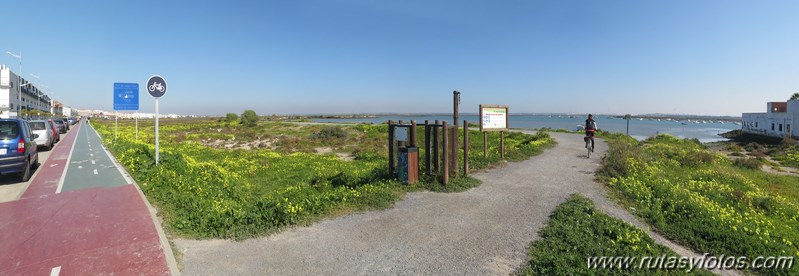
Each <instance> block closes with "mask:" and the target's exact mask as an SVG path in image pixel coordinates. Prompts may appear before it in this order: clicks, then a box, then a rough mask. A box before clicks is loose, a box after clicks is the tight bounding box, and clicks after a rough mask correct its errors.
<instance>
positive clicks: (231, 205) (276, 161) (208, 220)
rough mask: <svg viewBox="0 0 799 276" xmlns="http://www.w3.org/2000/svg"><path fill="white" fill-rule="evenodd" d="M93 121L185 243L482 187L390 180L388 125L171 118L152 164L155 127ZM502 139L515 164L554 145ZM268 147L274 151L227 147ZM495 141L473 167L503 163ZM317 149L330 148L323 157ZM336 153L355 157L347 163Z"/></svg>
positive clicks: (537, 139) (518, 137) (522, 137)
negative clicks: (415, 195) (409, 196)
mask: <svg viewBox="0 0 799 276" xmlns="http://www.w3.org/2000/svg"><path fill="white" fill-rule="evenodd" d="M92 124H93V126H95V128H96V129H97V131H98V132H99V133H100V135H101V136H102V137H103V140H104V143H105V144H106V146H107V148H108V149H109V150H110V151H111V152H112V153H113V154H114V155H115V157H116V158H117V159H118V160H119V161H120V163H121V164H122V165H123V166H124V167H125V168H126V169H127V170H128V172H130V173H131V175H132V176H133V177H134V179H135V180H136V182H137V183H138V184H139V185H140V186H141V188H142V190H143V191H144V193H145V195H147V197H148V199H149V200H150V201H151V202H153V204H154V205H155V206H158V208H159V209H160V213H161V214H162V215H163V217H164V225H165V227H166V228H167V229H168V230H169V231H170V233H171V234H174V235H176V236H181V237H187V238H231V239H244V238H249V237H257V236H263V235H267V234H269V233H272V232H275V231H279V230H280V229H283V228H285V227H291V226H294V225H304V224H308V223H312V222H315V221H318V220H319V219H321V218H324V217H329V216H337V215H341V214H346V213H351V212H356V211H361V210H373V209H382V208H387V207H390V206H391V205H392V204H394V202H396V201H397V200H399V199H401V198H402V196H403V195H404V193H406V192H408V191H418V190H423V189H427V190H431V191H438V192H458V191H463V190H467V189H470V188H472V187H475V186H477V185H479V183H480V182H479V181H478V180H476V179H472V178H453V181H452V182H451V184H450V185H448V186H446V187H443V186H441V185H440V184H438V183H437V182H436V181H435V179H432V178H431V179H423V180H424V181H423V182H422V183H419V184H417V185H410V186H409V185H405V184H401V183H398V182H397V181H396V180H395V177H394V176H391V175H389V174H388V169H387V166H388V165H387V164H388V157H387V156H388V154H387V151H388V149H387V146H386V141H387V140H388V138H387V132H388V131H387V129H388V128H387V126H386V125H366V124H360V125H346V126H329V125H328V126H325V125H297V124H292V123H284V122H264V121H261V122H259V123H258V124H257V125H256V126H254V127H244V126H241V125H237V124H228V123H227V122H224V121H216V120H209V119H177V120H169V119H164V120H161V121H160V124H161V127H160V133H161V135H162V136H161V142H160V143H161V153H160V156H161V159H160V162H159V165H158V166H155V164H154V147H153V141H154V138H153V136H152V135H153V132H154V131H153V130H152V127H153V121H146V120H142V121H140V122H139V140H136V139H135V138H134V130H133V126H134V124H133V122H132V121H121V122H120V124H119V131H118V132H119V136H118V138H117V139H116V141H114V140H113V137H114V131H113V127H114V126H113V121H109V120H92ZM418 133H423V131H419V132H418ZM469 135H470V137H477V136H478V135H479V134H478V133H477V132H476V131H475V132H470V133H469ZM492 135H493V134H492ZM481 138H482V137H481ZM493 138H496V139H495V140H494V139H493ZM505 138H506V139H505V146H506V159H505V160H511V161H514V160H524V159H527V158H529V157H530V156H532V155H535V154H538V153H540V152H541V151H542V149H544V148H546V147H548V146H551V145H552V144H553V143H554V142H553V141H552V139H550V138H549V136H548V135H546V134H539V135H526V134H522V133H510V134H508V135H506V137H505ZM263 141H269V143H270V144H271V146H270V147H255V148H250V149H241V148H238V147H225V146H224V145H229V144H237V145H241V144H248V143H253V142H259V143H260V142H263ZM471 141H472V143H471V147H472V148H473V149H474V148H478V142H477V141H479V146H480V147H482V139H480V140H477V139H475V138H472V140H471ZM498 142H499V137H498V134H497V136H496V137H493V136H490V138H489V149H490V151H491V154H489V156H488V157H483V156H482V154H480V155H479V156H477V154H472V156H470V157H469V158H470V161H471V162H472V166H471V167H472V168H473V169H481V168H489V167H492V166H496V165H498V164H501V163H502V162H504V161H505V160H500V159H499V158H498ZM220 143H221V144H220ZM419 144H420V145H423V144H424V141H420V142H419ZM320 147H325V148H329V149H330V150H331V151H332V152H329V153H324V154H320V153H316V148H320ZM337 153H344V154H349V155H351V156H353V157H354V158H352V160H342V159H341V158H340V157H339V156H338V155H337ZM495 153H496V154H495ZM421 160H424V159H421Z"/></svg>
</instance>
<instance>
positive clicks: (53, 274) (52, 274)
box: [50, 266, 61, 276]
mask: <svg viewBox="0 0 799 276" xmlns="http://www.w3.org/2000/svg"><path fill="white" fill-rule="evenodd" d="M60 273H61V267H60V266H56V267H54V268H53V269H51V270H50V276H58V274H60Z"/></svg>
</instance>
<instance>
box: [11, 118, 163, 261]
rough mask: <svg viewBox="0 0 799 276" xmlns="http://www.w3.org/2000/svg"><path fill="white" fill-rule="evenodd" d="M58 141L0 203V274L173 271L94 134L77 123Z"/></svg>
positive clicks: (138, 201)
mask: <svg viewBox="0 0 799 276" xmlns="http://www.w3.org/2000/svg"><path fill="white" fill-rule="evenodd" d="M62 139H63V140H62V141H61V143H59V145H58V146H57V147H56V148H54V149H53V150H52V152H50V153H49V155H48V157H49V158H47V159H44V158H42V159H41V161H40V162H41V164H40V166H39V168H38V170H37V173H36V175H35V176H34V178H33V179H32V180H31V181H30V183H29V186H28V187H26V189H25V191H24V192H23V193H22V194H21V196H19V199H17V200H12V201H8V202H3V203H0V241H2V242H0V275H47V274H49V275H98V274H101V275H104V274H122V275H168V274H177V270H176V266H175V265H174V258H173V257H172V253H171V249H170V247H169V244H168V243H167V242H166V239H165V238H164V236H163V232H162V231H161V229H160V225H158V222H157V220H155V219H154V216H155V211H154V209H152V207H150V206H149V205H148V203H147V202H146V199H145V198H144V196H143V195H142V193H141V191H140V190H139V189H138V187H137V186H136V185H135V184H131V183H132V181H131V180H130V179H129V178H128V177H127V175H126V174H125V172H124V170H122V169H120V168H118V167H117V165H116V163H115V162H114V160H113V158H112V157H111V156H110V155H109V154H108V153H107V151H106V150H105V149H104V148H103V146H102V143H101V141H100V138H99V135H98V134H97V132H96V131H95V130H94V129H93V128H92V127H91V125H89V124H87V123H86V122H85V121H84V122H82V123H80V124H77V125H75V126H74V127H73V129H72V130H71V131H70V132H69V133H67V134H66V135H64V137H63V138H62ZM41 156H42V155H40V158H41ZM9 197H10V196H9Z"/></svg>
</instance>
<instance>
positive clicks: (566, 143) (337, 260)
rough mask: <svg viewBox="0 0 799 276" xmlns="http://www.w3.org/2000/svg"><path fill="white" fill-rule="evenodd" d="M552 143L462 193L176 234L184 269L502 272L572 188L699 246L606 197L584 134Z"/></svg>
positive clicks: (519, 259)
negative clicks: (248, 230) (208, 233)
mask: <svg viewBox="0 0 799 276" xmlns="http://www.w3.org/2000/svg"><path fill="white" fill-rule="evenodd" d="M551 134H552V136H553V137H554V138H555V139H556V140H557V141H558V145H557V146H556V147H555V148H553V149H549V150H547V151H545V152H544V153H543V154H541V155H540V156H537V157H534V158H531V159H530V160H527V161H524V162H519V163H510V164H508V165H507V166H505V167H503V168H500V169H495V170H491V171H489V172H484V173H479V174H475V175H474V176H475V177H476V178H479V179H481V180H482V181H483V184H482V185H480V186H479V187H477V188H474V189H472V190H469V191H466V192H462V193H451V194H444V193H433V192H418V193H409V194H407V196H406V197H405V199H404V200H402V201H400V202H398V203H397V204H396V205H395V206H394V207H393V208H391V209H388V210H383V211H375V212H367V213H359V214H354V215H349V216H345V217H341V218H336V219H331V220H325V221H322V222H320V223H317V224H314V225H312V226H309V227H302V228H296V229H293V230H288V231H285V232H282V233H279V234H276V235H272V236H269V237H266V238H260V239H252V240H247V241H243V242H234V241H227V240H213V241H191V240H176V241H175V242H176V244H177V246H178V248H179V250H180V251H181V252H182V253H183V254H184V265H185V271H184V273H186V274H187V275H221V274H224V275H231V274H234V275H235V274H240V275H251V274H258V275H298V274H299V275H320V274H321V275H373V274H401V275H418V274H424V275H431V274H432V275H507V274H509V273H511V272H513V271H514V270H515V269H517V268H518V267H520V266H522V265H523V264H524V263H525V261H526V260H527V250H526V248H527V246H528V245H529V244H530V242H532V241H533V240H535V239H536V238H537V236H536V233H537V232H538V230H539V229H541V228H542V227H543V226H544V225H545V224H546V222H547V221H548V216H549V214H550V213H551V212H552V211H553V210H554V209H555V207H556V206H557V205H558V204H560V203H562V202H563V201H565V200H566V199H567V198H568V197H569V195H571V194H573V193H580V194H582V195H584V196H586V197H588V198H590V199H591V200H593V201H594V202H595V203H596V205H597V207H598V208H600V209H602V210H603V211H605V212H607V213H609V214H610V215H612V216H614V217H618V218H621V219H623V220H625V221H628V222H631V223H633V224H635V225H636V226H638V227H639V228H642V229H644V230H645V231H647V232H648V233H649V234H650V235H651V236H652V237H653V238H655V240H657V241H658V242H661V243H664V244H667V245H669V246H670V247H672V248H673V249H675V251H676V252H678V253H679V254H683V255H689V256H696V255H698V254H695V253H691V252H690V251H689V250H686V249H684V248H681V247H679V246H676V245H674V244H672V243H670V242H668V241H667V240H666V239H665V238H662V237H660V236H659V235H657V234H655V233H652V231H649V230H647V229H648V227H647V226H646V225H645V224H643V223H641V222H638V221H637V220H636V219H635V217H633V216H632V215H630V214H629V213H628V212H627V211H626V210H624V209H622V208H620V207H618V206H617V205H615V204H614V203H612V202H610V201H608V200H607V197H606V196H605V195H606V191H605V190H604V188H603V187H602V186H601V185H600V184H598V183H595V182H594V181H593V178H594V175H593V174H594V171H596V169H597V168H598V167H599V156H602V155H603V154H604V153H605V151H606V150H607V145H606V144H605V143H603V142H599V143H597V146H596V155H595V156H596V157H594V156H592V157H591V158H590V159H588V158H586V156H585V149H584V148H583V147H582V146H583V144H582V143H583V142H582V137H581V136H580V135H575V134H564V133H551Z"/></svg>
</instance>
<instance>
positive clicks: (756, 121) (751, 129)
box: [741, 100, 799, 139]
mask: <svg viewBox="0 0 799 276" xmlns="http://www.w3.org/2000/svg"><path fill="white" fill-rule="evenodd" d="M766 105H767V108H768V109H767V112H765V113H743V114H742V116H741V117H742V118H741V122H742V124H741V130H742V131H743V132H744V133H746V134H755V135H762V136H768V137H775V138H782V137H792V138H794V139H797V138H799V129H797V127H796V124H795V123H797V122H799V100H789V101H787V102H769V103H766Z"/></svg>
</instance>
